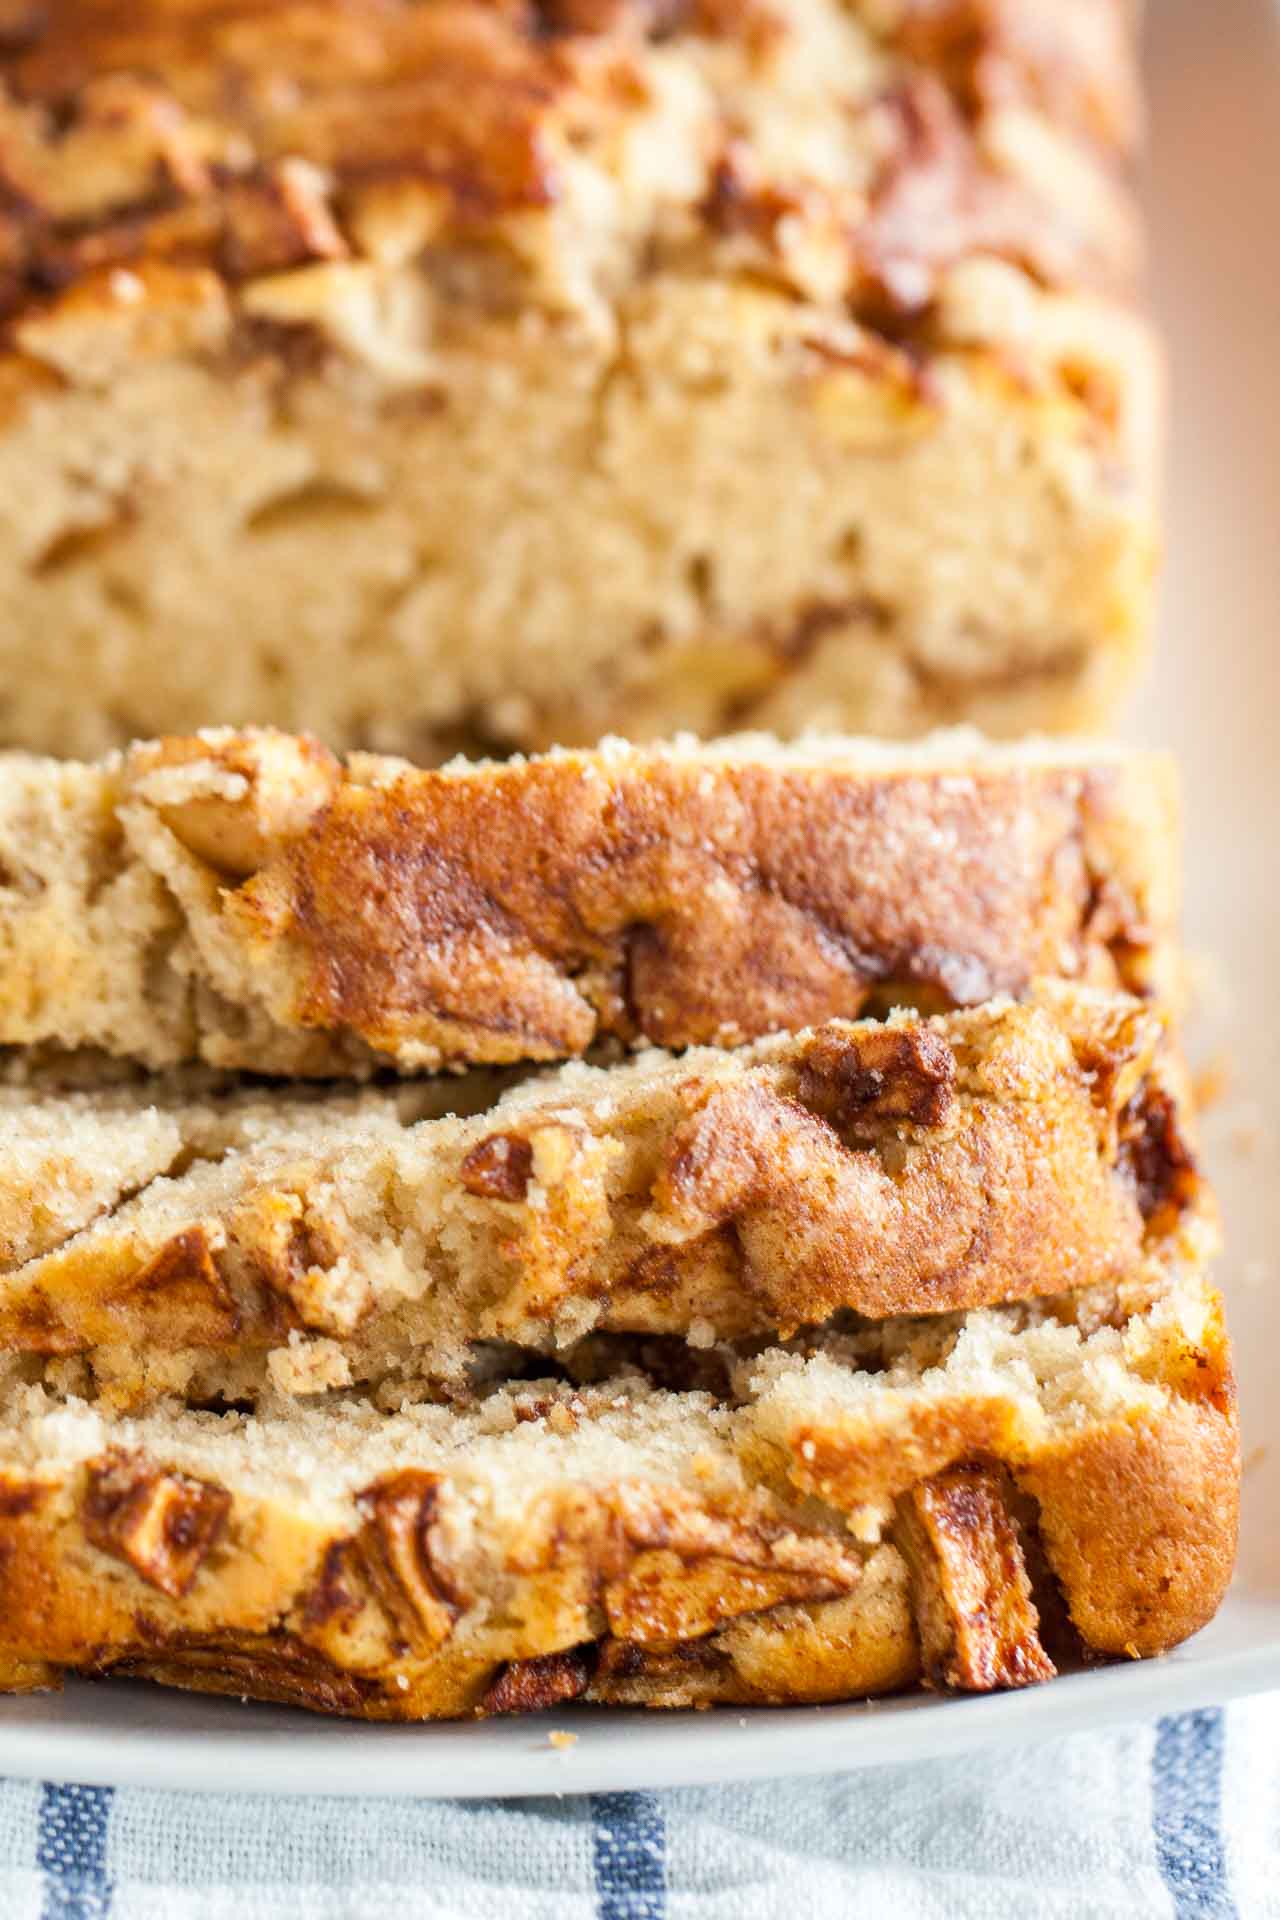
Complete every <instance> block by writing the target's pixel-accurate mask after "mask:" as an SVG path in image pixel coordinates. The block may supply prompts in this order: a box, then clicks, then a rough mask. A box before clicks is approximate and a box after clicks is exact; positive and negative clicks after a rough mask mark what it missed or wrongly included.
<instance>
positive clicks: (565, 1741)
mask: <svg viewBox="0 0 1280 1920" xmlns="http://www.w3.org/2000/svg"><path fill="white" fill-rule="evenodd" d="M547 1744H548V1745H549V1746H552V1747H554V1748H555V1750H556V1752H557V1753H568V1751H569V1749H570V1747H576V1746H577V1744H578V1736H577V1734H576V1733H566V1732H565V1730H564V1728H563V1727H552V1729H551V1731H550V1733H549V1734H548V1735H547Z"/></svg>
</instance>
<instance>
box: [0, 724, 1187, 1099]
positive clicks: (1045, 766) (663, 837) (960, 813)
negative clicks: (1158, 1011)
mask: <svg viewBox="0 0 1280 1920" xmlns="http://www.w3.org/2000/svg"><path fill="white" fill-rule="evenodd" d="M1176 814H1177V801H1176V781H1175V774H1174V771H1173V768H1172V764H1171V762H1170V761H1169V760H1168V759H1167V758H1164V757H1161V756H1153V755H1145V754H1138V753H1126V752H1122V751H1119V750H1110V749H1107V748H1102V747H1096V746H1088V747H1085V746H1073V745H1063V746H1056V747H1054V746H1049V745H1038V744H1031V745H1028V746H1023V747H1019V748H992V747H987V746H985V745H984V744H983V743H981V742H980V741H979V740H978V739H977V738H976V737H974V736H967V735H953V736H939V737H938V738H937V739H936V740H934V741H933V742H932V743H925V744H924V745H922V746H919V747H915V748H893V749H885V748H877V747H875V746H874V745H872V744H869V743H866V742H859V741H856V740H841V739H836V738H821V739H813V740H811V741H809V742H807V743H806V742H802V743H800V744H799V745H796V746H792V747H781V746H779V745H778V743H777V742H775V741H773V740H771V739H768V738H765V737H763V736H743V737H741V738H739V739H736V740H728V741H723V742H719V743H716V744H712V745H709V746H699V745H696V744H694V743H690V742H676V743H673V744H670V745H667V746H662V747H656V748H646V749H639V748H632V747H629V746H627V745H625V744H624V743H622V742H612V743H606V744H605V745H603V746H602V747H601V748H600V749H598V750H596V751H594V752H572V753H570V752H563V753H554V754H549V755H546V756H542V757H540V758H537V759H531V760H519V761H515V762H511V763H507V764H501V765H500V764H495V763H476V764H466V763H455V764H453V765H451V766H450V767H447V768H445V769H441V770H437V771H426V770H421V769H415V768H410V767H408V766H406V765H405V764H404V763H403V762H399V761H392V760H385V759H377V758H375V757H373V756H368V755H355V756H352V757H351V758H350V759H349V760H348V761H347V762H345V763H344V762H340V761H338V760H336V759H334V758H333V757H332V756H331V755H329V754H328V753H327V752H325V751H324V750H323V749H321V748H320V747H318V746H317V745H315V743H314V742H310V741H307V740H304V739H296V738H293V737H290V736H286V735H280V734H274V733H268V732H243V733H235V732H213V733H207V734H202V735H197V736H191V737H187V738H170V739H166V740H161V741H156V742H151V743H144V744H142V745H139V746H136V747H134V748H133V749H131V750H130V751H129V752H128V753H126V754H125V755H123V756H113V757H112V758H110V759H108V760H107V761H106V762H104V763H102V764H100V765H97V766H86V765H81V764H76V763H56V762H53V761H42V760H34V759H30V758H27V757H25V756H21V755H10V756H3V757H0V1045H3V1046H9V1047H23V1048H32V1049H48V1048H55V1049H59V1048H60V1049H77V1048H86V1047H88V1048H97V1049H100V1050H102V1051H103V1052H104V1053H107V1054H110V1055H114V1056H117V1057H121V1058H124V1059H129V1060H133V1061H136V1062H140V1063H141V1064H143V1065H146V1066H149V1067H162V1066H168V1065H172V1064H175V1063H178V1062H182V1061H189V1060H203V1061H205V1062H207V1063H210V1064H212V1065H215V1066H218V1067H226V1068H240V1069H247V1070H250V1071H258V1072H269V1073H279V1074H292V1075H317V1074H333V1073H352V1072H356V1073H361V1072H363V1073H368V1072H370V1071H372V1070H373V1068H375V1067H377V1066H392V1067H395V1068H398V1069H400V1070H402V1071H417V1070H422V1069H428V1070H434V1069H436V1068H438V1067H441V1066H450V1067H455V1066H464V1065H468V1064H473V1063H489V1064H497V1063H510V1062H519V1061H522V1060H552V1059H560V1058H566V1057H573V1056H577V1055H581V1054H584V1053H586V1052H588V1051H589V1050H590V1049H591V1048H592V1047H594V1046H596V1045H597V1044H598V1043H601V1042H604V1041H620V1042H622V1043H623V1044H625V1045H637V1044H642V1043H644V1042H655V1043H657V1044H660V1045H663V1046H669V1047H681V1046H687V1045H691V1044H707V1043H709V1044H714V1045H729V1044H734V1043H737V1042H740V1041H743V1040H748V1039H751V1038H753V1037H755V1036H758V1035H760V1034H763V1033H766V1032H769V1031H770V1030H773V1029H776V1028H790V1029H796V1028H799V1027H802V1026H805V1025H808V1024H812V1023H814V1022H816V1021H821V1020H824V1019H828V1018H831V1017H833V1016H854V1015H856V1014H858V1013H859V1012H862V1011H864V1010H865V1011H873V1012H874V1011H877V1010H882V1009H887V1008H888V1007H890V1006H892V1005H895V1004H901V1003H904V1002H908V1003H912V1004H916V1005H920V1006H923V1007H926V1008H931V1007H936V1006H950V1005H964V1004H973V1003H977V1002H980V1001H982V1000H985V999H989V998H990V997H991V996H992V995H995V994H1000V993H1013V994H1020V993H1023V992H1025V991H1026V989H1027V988H1028V986H1029V984H1030V982H1031V980H1032V979H1033V978H1034V977H1035V976H1037V975H1047V976H1056V977H1059V978H1065V979H1069V980H1078V981H1084V982H1091V983H1096V984H1099V985H1103V986H1119V987H1122V988H1125V989H1127V990H1130V991H1134V992H1137V993H1139V994H1144V995H1152V996H1164V997H1167V996H1171V995H1172V996H1176V994H1177V992H1178V960H1177V952H1176V920H1177V905H1178V888H1177V871H1178V853H1177V819H1176Z"/></svg>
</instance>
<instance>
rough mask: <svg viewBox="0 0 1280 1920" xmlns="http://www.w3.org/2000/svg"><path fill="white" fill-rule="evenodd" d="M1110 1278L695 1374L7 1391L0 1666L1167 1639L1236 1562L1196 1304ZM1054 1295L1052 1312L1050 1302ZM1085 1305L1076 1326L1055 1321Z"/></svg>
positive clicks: (706, 1678) (899, 1651)
mask: <svg viewBox="0 0 1280 1920" xmlns="http://www.w3.org/2000/svg"><path fill="white" fill-rule="evenodd" d="M1099 1294H1100V1290H1096V1289H1095V1290H1094V1291H1093V1293H1092V1294H1090V1295H1089V1296H1087V1305H1086V1296H1066V1297H1062V1298H1060V1299H1059V1300H1058V1301H1056V1302H1055V1303H1053V1311H1050V1310H1049V1308H1047V1307H1045V1308H1043V1309H1041V1310H1039V1311H1037V1310H1034V1309H1032V1308H1025V1307H1024V1308H1018V1309H1010V1308H1005V1309H995V1310H990V1311H987V1312H980V1313H975V1314H972V1315H970V1316H967V1317H964V1318H963V1319H961V1320H960V1321H959V1322H958V1323H957V1324H955V1325H953V1326H952V1327H951V1328H950V1330H949V1332H948V1333H947V1335H946V1337H942V1335H941V1333H940V1328H939V1325H938V1323H936V1322H934V1323H928V1322H927V1323H924V1324H923V1326H921V1325H920V1323H917V1326H916V1329H915V1332H914V1334H913V1333H912V1332H911V1330H910V1329H908V1330H906V1331H904V1333H903V1334H902V1337H901V1338H900V1340H899V1342H898V1351H897V1352H896V1354H890V1353H889V1352H887V1351H882V1353H881V1355H880V1357H879V1361H878V1364H877V1367H876V1368H875V1369H873V1368H872V1367H871V1366H870V1365H868V1364H866V1363H860V1362H859V1360H858V1358H857V1356H856V1352H855V1350H854V1349H853V1348H850V1347H846V1346H844V1345H842V1343H841V1342H840V1341H839V1340H838V1339H830V1340H828V1341H827V1342H825V1343H823V1342H818V1343H817V1344H816V1346H815V1347H814V1348H813V1349H811V1350H810V1351H808V1352H782V1351H770V1352H766V1353H764V1354H762V1355H758V1356H757V1357H756V1358H755V1359H754V1360H749V1361H745V1362H743V1363H742V1365H741V1367H740V1368H739V1378H738V1379H737V1382H736V1391H735V1392H734V1393H733V1395H732V1396H731V1397H729V1398H727V1399H722V1400H716V1399H714V1398H713V1397H712V1396H710V1395H708V1394H705V1393H698V1392H685V1393H673V1392H669V1391H664V1390H662V1389H660V1388H656V1387H654V1386H653V1385H652V1384H650V1383H649V1382H648V1381H646V1380H645V1379H644V1378H643V1376H641V1375H638V1374H635V1373H631V1374H625V1375H623V1376H620V1377H616V1378H614V1379H612V1380H610V1381H608V1382H607V1383H602V1384H599V1385H595V1386H584V1387H577V1388H575V1387H573V1386H569V1385H565V1384H558V1383H555V1382H541V1383H536V1384H531V1383H526V1384H523V1385H518V1386H505V1387H502V1388H499V1389H497V1390H495V1391H494V1392H493V1393H492V1394H491V1395H489V1396H488V1397H486V1398H484V1399H482V1400H480V1401H479V1402H478V1403H477V1404H476V1405H474V1406H473V1407H470V1408H463V1409H460V1408H456V1407H454V1408H444V1407H430V1406H414V1407H408V1408H406V1409H405V1410H404V1411H402V1412H399V1413H392V1414H387V1413H382V1412H379V1411H377V1410H376V1409H374V1408H372V1407H370V1406H369V1405H368V1404H367V1403H364V1402H362V1401H360V1400H358V1399H343V1398H341V1397H339V1398H338V1399H336V1400H335V1399H333V1398H330V1399H328V1400H326V1401H323V1402H320V1403H318V1404H316V1405H307V1404H302V1403H297V1402H293V1403H289V1402H281V1403H277V1404H275V1405H272V1406H268V1407H265V1408H263V1409H262V1410H260V1411H259V1412H258V1413H257V1414H256V1415H253V1416H249V1415H242V1414H234V1413H233V1414H224V1415H216V1414H212V1413H199V1412H174V1411H158V1412H155V1413H153V1414H151V1415H149V1416H147V1417H145V1418H140V1419H130V1418H124V1417H120V1416H109V1415H107V1414H104V1413H103V1412H102V1411H101V1410H100V1409H95V1408H93V1407H91V1406H89V1405H87V1404H85V1403H84V1402H81V1401H74V1400H73V1401H58V1400H55V1399H53V1398H51V1397H49V1396H48V1395H46V1394H45V1393H44V1391H43V1390H42V1389H40V1388H26V1389H22V1390H20V1391H19V1392H18V1394H17V1395H16V1396H15V1397H14V1398H13V1399H12V1401H11V1403H10V1405H9V1406H8V1408H7V1409H6V1411H5V1413H4V1415H3V1418H2V1420H0V1683H4V1684H8V1685H9V1686H11V1687H20V1686H30V1685H34V1684H53V1683H55V1682H56V1680H57V1678H58V1676H59V1674H60V1672H61V1671H62V1670H73V1671H83V1672H88V1673H93V1674H105V1673H113V1672H114V1673H123V1674H133V1675H143V1676H147V1677H150V1678H152V1679H156V1680H161V1681H164V1682H166V1683H168V1684H171V1685H176V1686H183V1687H192V1688H197V1689H200V1690H205V1691H211V1692H220V1693H231V1694H235V1695H240V1696H245V1695H248V1696H252V1697H254V1698H259V1699H266V1700H278V1701H286V1702H293V1703H297V1704H300V1705H304V1706H308V1707H312V1708H316V1709H318V1710H320V1711H324V1712H331V1713H345V1714H354V1715H362V1716H365V1717H368V1718H372V1719H416V1718H424V1717H428V1716H433V1715H464V1714H471V1713H499V1712H509V1711H522V1710H526V1709H532V1708H538V1707H548V1706H560V1705H562V1704H564V1703H566V1702H568V1701H569V1700H571V1699H579V1698H580V1699H585V1700H589V1701H606V1702H643V1703H645V1704H649V1705H656V1706H689V1705H704V1704H707V1703H709V1702H711V1701H735V1702H744V1703H745V1702H785V1701H807V1700H836V1699H844V1698H849V1697H854V1696H858V1695H863V1694H870V1693H877V1692H883V1691H886V1690H889V1689H893V1688H900V1687H904V1686H907V1685H909V1684H910V1683H911V1682H912V1681H914V1680H916V1679H918V1678H923V1679H925V1680H926V1681H927V1682H929V1683H930V1684H933V1685H939V1686H949V1687H956V1688H962V1689H986V1688H991V1687H999V1686H1017V1685H1023V1684H1026V1683H1028V1682H1030V1681H1035V1680H1040V1679H1044V1678H1046V1677H1048V1676H1049V1675H1051V1674H1052V1673H1053V1671H1054V1668H1055V1664H1056V1663H1057V1662H1058V1661H1060V1660H1061V1659H1062V1658H1063V1657H1064V1656H1065V1657H1067V1658H1072V1657H1078V1656H1079V1654H1080V1653H1081V1652H1086V1653H1090V1654H1125V1655H1129V1656H1133V1657H1136V1656H1138V1655H1147V1654H1153V1653H1157V1652H1161V1651H1163V1650H1164V1649H1166V1648H1168V1647H1170V1646H1173V1645H1175V1644H1176V1643H1177V1642H1178V1641H1180V1640H1181V1639H1183V1638H1184V1637H1185V1636H1186V1635H1187V1634H1189V1633H1191V1632H1193V1631H1195V1629H1196V1628H1197V1627H1199V1626H1201V1625H1202V1624H1203V1623H1204V1622H1205V1621H1206V1620H1207V1619H1208V1618H1209V1617H1210V1616H1211V1615H1212V1613H1213V1611H1214V1609H1215V1607H1216V1606H1217V1603H1218V1601H1219V1599H1220V1597H1221V1595H1222V1592H1223V1590H1224V1588H1225V1586H1226V1582H1227V1580H1228V1578H1229V1576H1230V1571H1231V1564H1232V1557H1233V1552H1234V1541H1235V1511H1236V1489H1237V1483H1238V1476H1239V1460H1238V1440H1237V1431H1236V1420H1235V1405H1234V1394H1233V1388H1232V1381H1231V1370H1230V1361H1229V1355H1228V1351H1227V1347H1226V1342H1225V1336H1224V1334H1223V1330H1222V1324H1221V1318H1220V1310H1219V1303H1218V1301H1217V1298H1216V1296H1215V1295H1214V1294H1213V1292H1212V1290H1211V1289H1210V1288H1208V1287H1207V1286H1206V1285H1205V1283H1204V1282H1203V1280H1201V1279H1200V1278H1199V1277H1197V1276H1196V1275H1195V1273H1194V1272H1189V1273H1187V1274H1185V1275H1184V1276H1183V1277H1182V1278H1181V1279H1179V1280H1177V1281H1175V1282H1174V1283H1173V1284H1172V1285H1171V1286H1170V1288H1169V1289H1168V1291H1167V1292H1166V1293H1165V1295H1164V1296H1163V1297H1162V1298H1161V1299H1159V1300H1158V1301H1157V1302H1156V1303H1155V1304H1154V1305H1152V1306H1150V1307H1148V1308H1147V1310H1146V1311H1144V1312H1142V1313H1140V1314H1137V1315H1134V1316H1130V1317H1126V1316H1125V1315H1124V1314H1123V1312H1122V1311H1121V1310H1120V1309H1119V1307H1118V1305H1116V1304H1115V1303H1113V1315H1112V1318H1111V1319H1110V1320H1108V1319H1107V1318H1106V1316H1105V1315H1104V1316H1103V1317H1102V1320H1101V1323H1099V1320H1098V1307H1099ZM1073 1316H1074V1317H1073ZM1077 1320H1079V1321H1080V1322H1081V1324H1077V1323H1076V1322H1077Z"/></svg>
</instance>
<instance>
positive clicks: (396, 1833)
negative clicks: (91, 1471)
mask: <svg viewBox="0 0 1280 1920" xmlns="http://www.w3.org/2000/svg"><path fill="white" fill-rule="evenodd" d="M1278 1711H1280V1695H1272V1696H1269V1697H1261V1698H1258V1699H1255V1700H1252V1701H1247V1702H1243V1703H1240V1704H1237V1705H1235V1706H1232V1707H1228V1708H1225V1709H1209V1710H1207V1711H1204V1712H1198V1713H1185V1714H1178V1715H1175V1716H1172V1717H1170V1718H1168V1719H1165V1720H1161V1721H1159V1722H1157V1723H1156V1724H1155V1725H1154V1726H1149V1727H1131V1728H1125V1729H1121V1730H1119V1731H1115V1732H1108V1733H1101V1734H1076V1735H1073V1736H1071V1737H1070V1738H1067V1739H1061V1740H1057V1741H1054V1742H1051V1743H1048V1744H1045V1745H1041V1746H1036V1747H1027V1748H1017V1749H1012V1748H993V1749H991V1750H989V1751H987V1752H983V1753H977V1754H959V1755H957V1756H956V1757H955V1758H954V1759H948V1760H938V1761H928V1762H922V1763H918V1764H915V1765H911V1766H900V1767H885V1768H879V1769H869V1770H867V1771H864V1772H858V1773H843V1774H832V1775H827V1776H823V1777H819V1778H816V1779H805V1780H792V1781H776V1782H771V1783H768V1784H763V1785H753V1786H707V1787H701V1788H688V1789H681V1790H678V1791H671V1792H665V1793H601V1794H594V1795H591V1796H589V1797H585V1798H578V1797H566V1798H564V1799H560V1800H555V1799H544V1800H534V1801H489V1802H484V1801H469V1802H459V1801H440V1800H435V1801H433V1800H382V1799H378V1800H371V1799H359V1798H354V1797H353V1798H351V1799H344V1800H323V1799H314V1800H305V1799H293V1800H273V1799H270V1798H268V1797H265V1796H259V1795H246V1794H237V1793H235V1792H228V1793H226V1794H218V1795H213V1794H177V1793H153V1792H144V1791H141V1790H138V1789H128V1790H125V1789H121V1790H119V1791H115V1792H113V1791H112V1790H110V1789H108V1788H101V1787H77V1786H62V1785H57V1784H55V1783H52V1782H50V1783H46V1784H44V1785H38V1784H27V1783H21V1782H17V1781H13V1782H7V1783H4V1784H2V1785H0V1920H303V1916H305V1920H421V1916H431V1917H432V1920H435V1917H436V1916H439V1917H440V1920H779V1917H780V1920H841V1916H844V1915H846V1914H848V1915H855V1914H856V1915H858V1916H859V1920H861V1916H864V1915H865V1916H879V1915H882V1914H884V1915H890V1916H891V1917H892V1920H916V1917H917V1916H919V1917H920V1920H934V1917H935V1916H951V1915H954V1916H959V1917H960V1920H1029V1917H1030V1920H1041V1917H1042V1916H1067V1915H1070V1916H1077V1915H1087V1916H1094V1915H1099V1916H1103V1915H1115V1916H1117V1917H1119V1916H1124V1920H1134V1916H1144V1915H1148V1914H1150V1915H1159V1916H1161V1917H1162V1920H1201V1917H1202V1920H1229V1917H1232V1920H1233V1917H1234V1916H1240V1917H1241V1920H1253V1916H1266V1915H1276V1916H1278V1920H1280V1740H1277V1738H1276V1734H1275V1723H1274V1719H1273V1716H1274V1715H1276V1713H1277V1712H1278Z"/></svg>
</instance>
